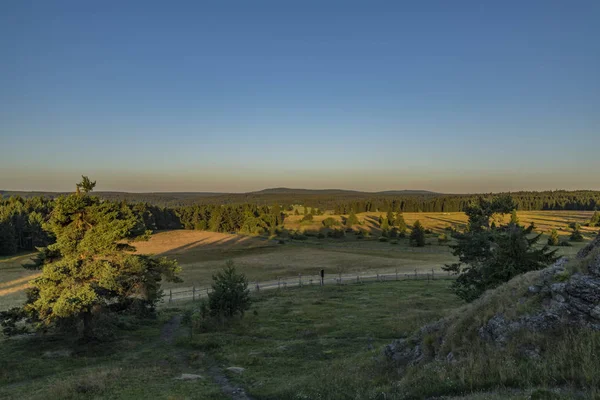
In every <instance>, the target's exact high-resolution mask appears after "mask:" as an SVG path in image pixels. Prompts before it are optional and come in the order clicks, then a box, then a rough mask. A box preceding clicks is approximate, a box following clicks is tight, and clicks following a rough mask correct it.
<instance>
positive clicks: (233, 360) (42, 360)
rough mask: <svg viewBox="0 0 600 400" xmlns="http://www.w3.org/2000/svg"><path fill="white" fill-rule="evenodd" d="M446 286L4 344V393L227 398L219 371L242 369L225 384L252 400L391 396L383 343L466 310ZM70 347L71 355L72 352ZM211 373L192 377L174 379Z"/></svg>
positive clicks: (378, 285)
mask: <svg viewBox="0 0 600 400" xmlns="http://www.w3.org/2000/svg"><path fill="white" fill-rule="evenodd" d="M448 285H449V282H447V281H433V282H430V283H427V282H426V281H405V282H375V283H366V284H348V285H343V286H327V287H323V288H321V287H316V286H315V287H307V288H303V289H287V290H281V291H270V292H265V293H261V294H260V295H255V297H254V304H253V306H252V309H251V310H250V311H249V312H248V313H247V314H246V316H245V317H244V318H243V319H241V320H235V321H233V322H231V323H230V324H229V325H227V326H222V327H219V328H217V329H216V330H214V331H211V332H205V333H195V334H194V335H193V336H190V332H189V328H188V327H187V326H186V325H178V326H177V327H176V329H174V331H173V332H171V335H172V337H165V329H164V328H165V326H167V325H168V324H169V323H168V321H169V320H170V319H171V317H172V316H174V315H178V314H181V313H182V312H183V311H184V310H185V309H187V308H190V307H194V306H195V304H197V303H191V302H188V303H180V304H179V305H178V307H179V308H168V309H163V310H162V311H161V313H160V315H159V318H158V319H156V320H150V321H145V322H144V323H143V324H139V325H138V324H130V323H128V322H126V321H123V322H122V323H121V327H120V329H119V331H118V334H117V335H118V336H117V340H116V341H114V342H112V343H110V344H107V345H103V344H102V343H96V344H92V345H85V346H80V345H78V344H77V343H75V342H72V341H70V340H69V339H65V338H58V337H46V338H27V337H25V338H15V339H10V340H8V341H5V342H3V343H2V346H0V357H1V359H2V360H3V368H2V369H1V372H0V398H7V399H8V398H28V399H44V398H52V399H88V398H95V399H136V398H149V397H152V398H157V399H221V398H223V399H224V398H227V397H226V396H223V395H222V393H221V391H220V388H219V387H218V386H216V385H215V384H214V383H213V382H212V380H211V379H210V376H209V373H210V372H209V369H210V367H211V366H214V365H216V366H219V367H220V368H222V369H224V368H227V367H231V366H235V367H242V368H244V369H245V371H244V372H243V373H242V374H241V375H237V374H235V373H229V374H228V376H229V379H230V380H231V381H232V382H233V383H234V384H237V385H239V386H241V387H243V388H244V389H245V390H246V392H247V393H248V394H249V395H251V396H252V397H253V398H255V399H315V398H340V399H341V398H348V396H351V395H352V394H353V393H355V392H356V391H357V390H358V391H359V392H356V394H357V395H358V394H360V396H361V397H357V398H368V396H370V395H371V394H376V393H378V392H380V391H385V392H389V391H390V390H393V380H394V376H393V374H392V375H389V374H387V373H385V372H384V371H385V365H381V362H380V361H379V356H380V354H381V346H383V345H384V344H386V343H389V342H390V341H391V340H392V339H395V338H397V337H400V336H403V335H406V334H408V333H409V332H410V331H412V330H413V329H416V328H418V327H419V326H421V325H422V324H423V323H426V322H428V321H431V320H434V319H437V318H439V317H441V316H443V315H444V314H445V313H447V312H449V311H450V310H451V309H452V308H455V307H457V306H458V305H460V304H461V301H460V300H459V299H458V298H456V297H455V296H454V295H453V294H452V293H451V292H450V290H449V289H448ZM71 349H72V351H71ZM181 373H192V374H199V375H201V376H203V379H199V380H196V381H180V380H176V379H174V378H176V377H178V376H180V374H181Z"/></svg>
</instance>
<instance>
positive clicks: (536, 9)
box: [0, 0, 600, 193]
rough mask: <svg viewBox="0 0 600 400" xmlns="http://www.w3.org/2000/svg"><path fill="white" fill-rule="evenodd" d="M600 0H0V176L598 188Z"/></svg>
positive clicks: (253, 184)
mask: <svg viewBox="0 0 600 400" xmlns="http://www.w3.org/2000/svg"><path fill="white" fill-rule="evenodd" d="M599 20H600V2H596V1H581V2H578V3H577V5H576V6H574V5H573V4H568V3H565V2H562V1H530V2H526V3H522V2H516V1H508V2H502V3H497V4H482V3H480V2H475V1H461V2H453V3H451V4H450V3H447V2H442V1H439V2H428V3H427V4H424V3H419V4H402V3H397V2H382V3H378V4H372V3H366V2H365V3H355V2H338V1H332V2H327V3H323V2H314V1H307V2H303V3H301V4H300V3H299V4H291V3H290V4H287V2H286V4H284V3H282V2H275V1H260V0H259V1H256V2H252V4H248V3H242V2H240V3H236V6H235V7H231V5H229V6H228V5H227V4H221V3H217V4H205V3H195V2H194V3H192V2H182V3H179V4H178V5H177V6H174V5H167V4H166V3H163V4H161V3H153V2H141V1H131V2H126V3H124V4H119V5H115V4H110V3H94V4H92V3H78V2H71V1H56V2H48V3H27V2H17V1H8V2H3V3H2V4H0V50H1V51H2V54H3V59H4V60H5V62H3V63H0V87H1V88H2V90H0V102H1V103H2V107H0V189H3V190H18V191H35V190H37V191H71V190H73V187H74V184H75V182H77V181H78V180H79V178H80V176H81V175H82V174H84V175H88V176H90V178H92V179H94V180H97V181H98V186H97V190H99V191H126V192H173V191H177V192H227V193H236V192H238V193H239V192H250V191H256V190H262V189H265V188H273V187H292V188H309V189H332V188H333V189H336V188H337V189H348V190H361V191H370V192H375V191H383V190H430V191H434V192H441V193H485V192H506V191H519V190H556V189H566V190H573V189H590V190H600V179H599V178H598V171H600V157H599V156H598V148H600V112H598V110H600V73H598V71H600V41H598V38H599V37H600V24H598V21H599Z"/></svg>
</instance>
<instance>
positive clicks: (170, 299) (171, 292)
mask: <svg viewBox="0 0 600 400" xmlns="http://www.w3.org/2000/svg"><path fill="white" fill-rule="evenodd" d="M172 300H173V291H172V290H171V289H169V303H170V302H171V301H172Z"/></svg>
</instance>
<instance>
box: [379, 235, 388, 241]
mask: <svg viewBox="0 0 600 400" xmlns="http://www.w3.org/2000/svg"><path fill="white" fill-rule="evenodd" d="M379 241H380V242H387V241H388V238H386V237H385V236H381V237H380V238H379Z"/></svg>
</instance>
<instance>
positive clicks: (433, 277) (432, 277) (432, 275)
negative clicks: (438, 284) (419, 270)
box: [431, 268, 435, 281]
mask: <svg viewBox="0 0 600 400" xmlns="http://www.w3.org/2000/svg"><path fill="white" fill-rule="evenodd" d="M434 274H435V272H433V268H431V280H432V281H433V280H435V275H434Z"/></svg>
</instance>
